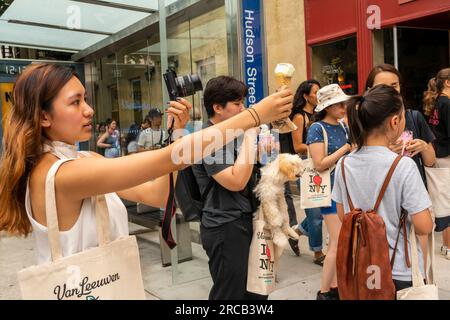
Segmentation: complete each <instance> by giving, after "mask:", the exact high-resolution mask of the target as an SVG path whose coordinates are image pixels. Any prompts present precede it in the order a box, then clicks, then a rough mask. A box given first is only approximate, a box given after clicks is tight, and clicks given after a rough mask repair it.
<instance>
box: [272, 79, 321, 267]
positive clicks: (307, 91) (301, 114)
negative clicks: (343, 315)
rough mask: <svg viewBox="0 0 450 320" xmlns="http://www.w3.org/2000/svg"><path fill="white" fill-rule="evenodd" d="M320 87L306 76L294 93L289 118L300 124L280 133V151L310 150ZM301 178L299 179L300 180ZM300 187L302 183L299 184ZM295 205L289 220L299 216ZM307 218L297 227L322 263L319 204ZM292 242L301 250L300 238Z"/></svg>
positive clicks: (317, 260)
mask: <svg viewBox="0 0 450 320" xmlns="http://www.w3.org/2000/svg"><path fill="white" fill-rule="evenodd" d="M319 90H320V83H319V82H318V81H317V80H313V79H312V80H306V81H304V82H302V83H301V84H300V86H299V87H298V89H297V92H296V93H295V96H294V107H293V108H292V113H291V115H290V119H291V121H292V122H294V123H295V125H296V126H297V130H295V131H293V132H291V133H286V134H280V145H281V152H283V153H290V154H299V155H300V156H301V157H302V158H305V157H306V155H307V153H308V146H307V145H306V138H307V132H308V129H309V125H310V124H311V123H312V122H313V116H314V108H315V107H316V106H317V91H319ZM299 181H300V180H298V183H300V182H299ZM298 188H299V189H300V185H298ZM286 190H287V191H288V192H287V194H286V202H287V203H288V208H289V201H288V200H289V199H290V201H291V202H292V196H291V195H290V192H289V191H290V188H286ZM292 207H293V209H294V210H293V214H291V213H289V219H290V224H291V225H293V224H295V223H294V222H296V221H297V219H295V221H294V220H293V219H291V216H292V215H294V216H296V212H295V207H294V206H293V205H292ZM305 214H306V218H305V219H304V220H303V221H302V223H301V224H298V225H297V226H296V228H295V231H296V232H297V233H298V234H299V235H305V236H307V237H308V240H309V248H310V250H311V251H312V252H314V263H315V264H317V265H320V266H323V262H324V260H325V255H324V253H323V252H322V221H323V217H322V214H321V212H320V208H312V209H305ZM289 244H290V245H291V248H292V249H293V250H294V252H296V253H297V252H298V255H299V254H300V251H299V249H298V240H295V239H289Z"/></svg>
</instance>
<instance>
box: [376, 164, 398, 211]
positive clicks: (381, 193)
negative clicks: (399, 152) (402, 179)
mask: <svg viewBox="0 0 450 320" xmlns="http://www.w3.org/2000/svg"><path fill="white" fill-rule="evenodd" d="M400 160H402V156H398V157H397V158H396V159H395V160H394V163H393V164H392V166H391V168H390V169H389V172H388V174H387V176H386V179H385V180H384V183H383V186H382V187H381V191H380V195H379V196H378V199H377V202H376V203H375V207H374V208H373V210H374V211H375V212H377V210H378V208H379V207H380V204H381V200H383V197H384V193H385V192H386V189H387V187H388V185H389V182H391V178H392V175H393V174H394V171H395V168H397V165H398V163H399V162H400Z"/></svg>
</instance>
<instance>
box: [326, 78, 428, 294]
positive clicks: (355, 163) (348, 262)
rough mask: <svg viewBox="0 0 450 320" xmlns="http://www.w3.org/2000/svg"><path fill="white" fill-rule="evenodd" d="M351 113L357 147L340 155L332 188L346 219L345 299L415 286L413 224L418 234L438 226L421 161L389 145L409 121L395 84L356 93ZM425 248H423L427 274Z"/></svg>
mask: <svg viewBox="0 0 450 320" xmlns="http://www.w3.org/2000/svg"><path fill="white" fill-rule="evenodd" d="M348 120H349V126H350V136H351V140H352V143H354V144H355V145H356V146H357V150H356V151H353V152H352V153H351V154H350V155H348V156H346V157H344V158H343V159H341V160H340V161H339V163H338V165H337V167H336V173H335V183H334V188H333V192H332V198H333V200H334V201H335V202H336V203H337V211H338V215H339V217H340V219H341V221H343V225H342V230H341V234H340V236H339V248H338V261H337V266H338V281H339V293H340V295H341V298H344V299H394V297H395V291H398V290H401V289H404V288H408V287H411V286H412V274H411V268H410V259H409V257H410V252H409V250H410V249H409V246H408V243H409V240H406V239H407V237H408V236H409V229H410V226H411V224H412V225H413V226H414V228H415V232H416V234H417V235H428V234H429V233H430V232H432V228H433V221H432V218H431V214H430V211H429V208H430V207H431V201H430V198H429V196H428V193H427V190H426V189H425V185H424V184H423V183H422V179H421V176H420V173H419V170H418V167H417V165H416V164H415V162H414V161H413V160H412V159H411V158H409V157H401V156H399V155H398V154H396V153H395V152H393V151H392V150H391V149H390V148H389V146H390V145H391V144H393V143H395V142H396V141H397V140H398V138H399V137H400V135H401V134H402V132H403V130H404V128H405V122H406V120H405V108H404V105H403V100H402V98H401V95H400V94H399V92H398V91H397V90H396V89H394V88H393V87H392V86H387V85H378V86H375V87H373V88H372V89H370V90H369V91H368V92H367V93H366V94H365V95H364V96H357V97H353V98H352V99H350V101H349V102H348ZM388 172H389V174H388ZM377 196H378V198H377ZM372 210H373V211H372ZM402 212H403V215H402ZM345 213H347V214H345ZM401 217H403V219H402V218H401ZM402 221H404V222H405V223H404V224H403V225H402ZM421 255H422V254H421V250H420V248H419V264H420V269H421V271H422V274H423V270H424V268H423V260H422V259H420V256H421ZM391 263H392V267H391ZM371 276H373V277H375V278H376V279H378V280H379V281H375V283H373V282H372V281H371V280H370V279H369V277H371ZM371 279H373V278H371ZM391 279H392V280H391Z"/></svg>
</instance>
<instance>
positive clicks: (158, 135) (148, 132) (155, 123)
mask: <svg viewBox="0 0 450 320" xmlns="http://www.w3.org/2000/svg"><path fill="white" fill-rule="evenodd" d="M148 118H149V119H150V124H151V125H150V127H149V128H147V129H145V130H144V131H142V132H141V134H140V136H139V139H138V146H139V152H144V151H146V150H155V149H160V148H162V147H163V146H164V141H165V140H166V139H167V134H166V132H165V131H164V130H163V129H162V128H161V123H162V113H161V111H159V109H157V108H152V109H150V111H149V112H148Z"/></svg>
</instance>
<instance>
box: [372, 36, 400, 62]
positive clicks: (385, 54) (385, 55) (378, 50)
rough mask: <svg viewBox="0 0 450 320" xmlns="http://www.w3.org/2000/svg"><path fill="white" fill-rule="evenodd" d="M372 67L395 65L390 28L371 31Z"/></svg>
mask: <svg viewBox="0 0 450 320" xmlns="http://www.w3.org/2000/svg"><path fill="white" fill-rule="evenodd" d="M372 43H373V46H372V47H373V65H374V66H376V65H380V64H383V63H388V64H391V65H394V64H395V59H394V31H393V29H392V28H388V29H381V30H373V42H372Z"/></svg>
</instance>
